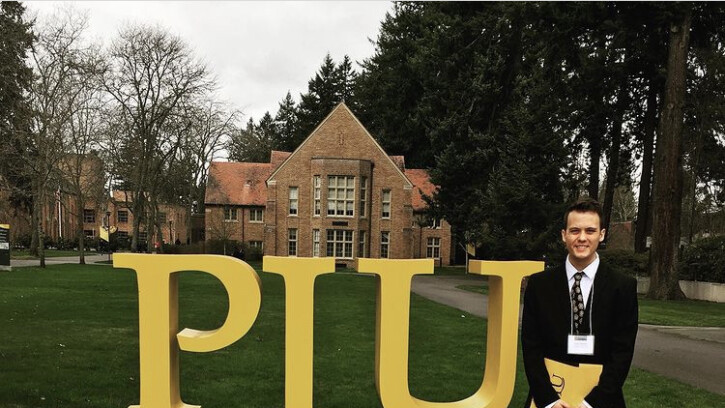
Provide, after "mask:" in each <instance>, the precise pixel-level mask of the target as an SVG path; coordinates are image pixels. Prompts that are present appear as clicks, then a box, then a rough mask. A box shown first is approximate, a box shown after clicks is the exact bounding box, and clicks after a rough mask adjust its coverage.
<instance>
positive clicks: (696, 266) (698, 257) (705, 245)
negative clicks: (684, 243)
mask: <svg viewBox="0 0 725 408" xmlns="http://www.w3.org/2000/svg"><path fill="white" fill-rule="evenodd" d="M679 266H680V279H685V280H697V281H705V282H716V283H725V236H718V237H709V238H703V239H700V240H698V241H695V242H694V243H693V244H692V245H690V246H689V247H687V248H685V250H684V251H683V253H682V257H681V259H680V265H679Z"/></svg>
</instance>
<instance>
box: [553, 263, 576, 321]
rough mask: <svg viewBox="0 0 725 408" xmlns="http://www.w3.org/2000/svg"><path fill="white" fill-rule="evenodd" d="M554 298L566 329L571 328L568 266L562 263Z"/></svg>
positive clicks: (558, 272)
mask: <svg viewBox="0 0 725 408" xmlns="http://www.w3.org/2000/svg"><path fill="white" fill-rule="evenodd" d="M553 290H554V293H553V296H554V299H556V303H557V304H556V308H557V314H558V315H559V316H562V317H563V319H562V323H563V324H564V325H565V327H566V331H567V332H569V331H570V330H571V313H572V312H571V301H570V300H569V282H568V279H567V278H566V267H564V266H563V265H562V267H561V268H559V270H557V273H556V278H555V279H554V288H553Z"/></svg>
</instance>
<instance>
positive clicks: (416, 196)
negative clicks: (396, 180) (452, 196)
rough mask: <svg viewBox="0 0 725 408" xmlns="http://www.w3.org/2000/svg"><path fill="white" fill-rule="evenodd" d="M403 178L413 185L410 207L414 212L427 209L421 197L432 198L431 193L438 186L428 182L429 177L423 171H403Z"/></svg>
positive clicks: (426, 204)
mask: <svg viewBox="0 0 725 408" xmlns="http://www.w3.org/2000/svg"><path fill="white" fill-rule="evenodd" d="M405 177H407V178H408V180H410V182H411V183H413V194H412V203H411V204H412V205H413V210H414V211H423V210H425V209H426V208H427V207H428V203H426V202H425V200H424V199H423V195H426V196H428V197H433V193H434V192H435V191H436V189H437V188H438V186H436V185H435V184H433V183H431V182H430V176H428V172H427V171H425V170H424V169H405Z"/></svg>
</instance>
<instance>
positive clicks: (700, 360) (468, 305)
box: [412, 276, 725, 395]
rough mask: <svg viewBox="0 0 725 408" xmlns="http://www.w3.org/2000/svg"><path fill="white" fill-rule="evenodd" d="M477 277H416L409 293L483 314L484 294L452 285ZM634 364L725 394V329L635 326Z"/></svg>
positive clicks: (477, 278)
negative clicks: (636, 330)
mask: <svg viewBox="0 0 725 408" xmlns="http://www.w3.org/2000/svg"><path fill="white" fill-rule="evenodd" d="M484 284H485V280H484V279H483V278H482V277H480V276H416V277H415V278H413V288H412V290H413V292H414V293H416V294H418V295H421V296H423V297H426V298H428V299H430V300H433V301H435V302H438V303H443V304H445V305H448V306H452V307H455V308H457V309H460V310H463V311H465V312H468V313H470V314H472V315H475V316H480V317H486V312H487V309H488V308H487V304H488V302H487V300H488V297H487V296H485V295H482V294H478V293H474V292H470V291H466V290H462V289H458V288H456V286H459V285H484ZM632 364H633V365H634V366H635V367H638V368H642V369H644V370H647V371H651V372H654V373H657V374H660V375H663V376H666V377H670V378H673V379H675V380H678V381H680V382H683V383H686V384H690V385H694V386H696V387H700V388H703V389H706V390H708V391H711V392H715V393H718V394H720V395H725V329H723V328H707V327H705V328H702V327H669V326H652V325H645V324H640V325H639V333H638V335H637V343H636V347H635V350H634V361H633V362H632Z"/></svg>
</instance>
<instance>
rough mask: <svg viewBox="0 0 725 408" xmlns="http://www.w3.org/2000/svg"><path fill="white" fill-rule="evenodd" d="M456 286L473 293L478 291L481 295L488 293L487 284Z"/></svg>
mask: <svg viewBox="0 0 725 408" xmlns="http://www.w3.org/2000/svg"><path fill="white" fill-rule="evenodd" d="M456 288H458V289H463V290H467V291H469V292H473V293H480V294H482V295H488V285H458V286H456Z"/></svg>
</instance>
